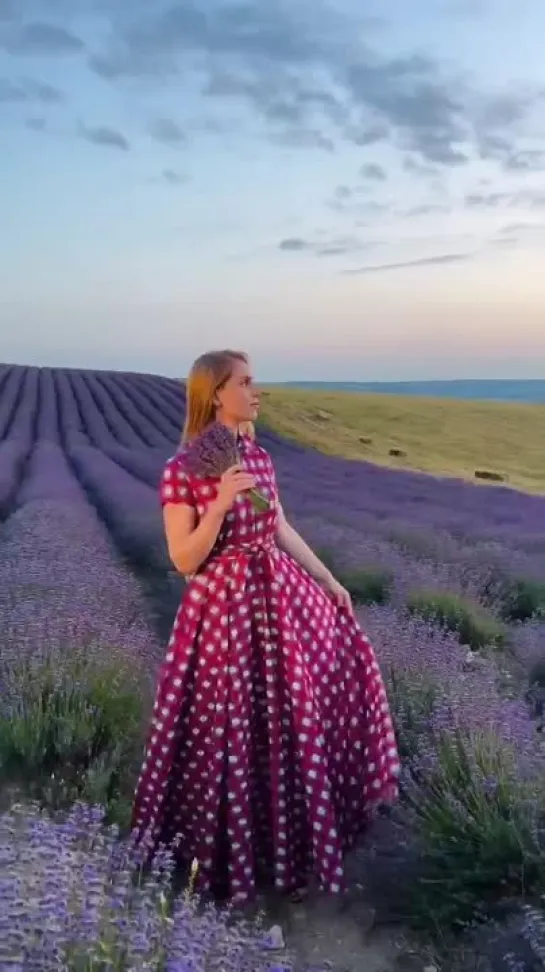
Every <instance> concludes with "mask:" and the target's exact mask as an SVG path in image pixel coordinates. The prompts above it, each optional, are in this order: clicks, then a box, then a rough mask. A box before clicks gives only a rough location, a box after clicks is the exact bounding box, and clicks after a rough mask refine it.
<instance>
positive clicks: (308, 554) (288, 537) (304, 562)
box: [276, 507, 333, 585]
mask: <svg viewBox="0 0 545 972" xmlns="http://www.w3.org/2000/svg"><path fill="white" fill-rule="evenodd" d="M276 540H277V543H278V546H279V547H282V550H285V551H286V553H288V554H289V555H290V556H291V557H293V559H294V560H296V561H297V562H298V563H299V564H301V567H304V569H305V570H307V571H308V573H309V574H310V575H311V576H312V577H314V580H316V581H318V583H319V584H325V585H328V584H329V583H331V582H332V581H333V575H332V574H331V572H330V571H329V570H328V569H327V567H326V566H325V564H323V563H322V561H321V560H320V558H319V557H317V556H316V554H315V553H314V552H313V551H312V550H311V549H310V547H309V546H308V544H306V543H305V541H304V540H303V538H302V537H301V536H299V534H298V533H297V530H295V529H294V528H293V527H292V526H291V524H290V523H288V521H287V519H286V516H285V514H284V510H283V509H282V507H280V512H279V517H278V524H277V528H276Z"/></svg>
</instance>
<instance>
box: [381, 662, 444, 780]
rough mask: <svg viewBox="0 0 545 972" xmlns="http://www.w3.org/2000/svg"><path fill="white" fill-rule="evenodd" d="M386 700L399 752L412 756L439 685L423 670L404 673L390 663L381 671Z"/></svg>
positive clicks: (404, 757) (424, 730) (419, 745)
mask: <svg viewBox="0 0 545 972" xmlns="http://www.w3.org/2000/svg"><path fill="white" fill-rule="evenodd" d="M385 677H386V683H387V687H388V699H389V703H390V709H391V713H392V718H393V720H394V725H395V731H396V736H397V744H398V748H399V755H400V756H401V759H402V760H403V761H405V760H412V759H414V758H415V757H416V756H417V755H418V753H419V752H421V750H422V741H423V739H425V737H426V734H427V732H428V729H429V722H430V719H431V717H432V714H433V709H434V705H435V702H436V699H437V697H438V694H439V691H440V687H439V686H438V685H437V683H436V682H435V681H434V679H433V678H430V677H429V676H428V675H427V674H426V673H425V672H410V673H409V672H406V671H401V670H396V668H395V666H390V667H389V668H387V669H386V670H385Z"/></svg>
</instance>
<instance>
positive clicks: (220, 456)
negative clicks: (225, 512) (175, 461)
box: [184, 422, 269, 513]
mask: <svg viewBox="0 0 545 972" xmlns="http://www.w3.org/2000/svg"><path fill="white" fill-rule="evenodd" d="M240 462H241V459H240V454H239V451H238V447H237V438H236V435H235V434H234V433H233V432H231V430H230V429H228V428H227V427H226V426H225V425H222V424H221V423H220V422H214V424H213V425H210V426H209V427H208V428H207V429H205V431H204V432H202V433H201V434H200V435H199V436H197V438H196V439H193V441H192V442H190V443H189V445H188V447H187V450H186V452H185V453H184V464H185V466H186V468H187V469H188V471H189V472H190V473H191V474H192V475H193V476H199V477H202V478H203V479H207V478H209V477H216V476H217V477H219V476H223V474H224V473H225V472H227V470H228V469H230V468H231V466H236V465H240ZM248 496H249V499H250V500H251V501H252V503H253V505H254V507H255V509H256V510H257V511H258V513H266V512H267V510H268V509H269V501H268V500H267V499H265V497H264V496H262V495H261V493H259V492H258V491H257V489H250V490H248Z"/></svg>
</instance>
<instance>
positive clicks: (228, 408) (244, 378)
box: [216, 361, 259, 424]
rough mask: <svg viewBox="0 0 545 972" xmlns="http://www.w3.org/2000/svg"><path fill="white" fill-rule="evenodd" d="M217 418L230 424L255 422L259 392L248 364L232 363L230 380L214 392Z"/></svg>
mask: <svg viewBox="0 0 545 972" xmlns="http://www.w3.org/2000/svg"><path fill="white" fill-rule="evenodd" d="M216 399H217V402H218V409H217V416H218V418H220V419H222V420H223V421H226V422H228V423H229V424H231V423H236V424H238V423H240V422H255V421H256V419H257V416H258V412H259V391H258V389H257V388H256V386H255V385H254V380H253V378H252V374H251V371H250V363H249V362H248V363H246V362H245V361H234V362H233V370H232V372H231V376H230V378H229V379H228V380H227V381H226V382H225V385H224V386H223V388H221V389H220V390H219V391H218V392H216Z"/></svg>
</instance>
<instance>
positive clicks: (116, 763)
mask: <svg viewBox="0 0 545 972" xmlns="http://www.w3.org/2000/svg"><path fill="white" fill-rule="evenodd" d="M184 404H185V400H184V393H183V389H182V388H181V387H180V386H178V384H177V383H176V382H174V381H171V380H168V379H159V378H153V377H151V376H147V375H131V374H113V373H106V372H102V373H100V372H86V371H76V370H71V369H36V368H16V367H11V366H5V367H4V368H0V636H1V640H0V646H1V647H0V779H1V781H2V788H1V791H0V811H4V812H3V815H2V816H1V817H0V968H6V969H13V970H15V969H22V970H27V969H28V970H30V972H31V970H42V969H43V970H49V969H51V970H53V969H55V970H56V969H66V970H70V972H72V970H74V972H76V970H77V972H80V970H83V972H87V970H88V972H91V970H96V969H106V968H111V969H116V970H125V969H157V970H162V972H200V970H201V969H203V970H204V969H206V970H207V972H208V970H209V969H217V970H218V972H219V970H220V969H223V970H225V972H228V970H236V972H242V970H250V969H252V970H261V969H271V970H272V969H273V968H275V967H277V968H281V967H283V966H282V965H280V966H278V965H277V966H275V965H274V959H273V958H272V957H271V955H270V954H267V950H266V949H265V948H264V939H263V935H262V933H261V932H260V931H259V930H258V929H256V928H249V927H245V926H242V925H240V924H239V923H237V922H233V921H232V920H231V916H229V915H226V914H223V913H221V912H220V911H218V910H216V909H215V908H213V907H211V906H210V907H208V906H207V907H201V905H199V904H198V903H197V902H196V901H194V900H193V899H192V898H188V897H187V896H184V895H183V894H182V895H177V894H175V893H174V887H173V885H172V865H171V862H170V861H169V859H168V855H166V854H160V855H159V857H158V859H157V861H156V862H155V864H154V866H153V867H152V870H151V873H148V872H147V871H144V870H143V869H142V868H141V867H140V865H139V860H138V855H137V854H136V851H135V850H134V848H133V847H132V845H131V842H130V839H129V838H128V837H127V835H126V827H125V825H126V823H127V814H128V810H129V808H130V799H131V794H132V788H133V786H134V778H135V774H136V772H137V769H138V763H139V759H140V756H141V749H142V741H143V734H144V732H145V729H146V726H147V719H148V710H149V704H150V700H151V695H152V692H153V686H154V682H155V677H156V673H157V667H158V665H159V664H160V662H161V660H162V657H163V654H164V639H162V637H161V638H158V636H157V634H156V627H157V626H156V624H155V621H156V619H155V618H154V617H153V610H154V609H153V608H152V607H151V606H150V601H149V598H148V597H147V590H146V587H145V582H144V581H145V578H148V579H149V577H152V578H153V583H154V584H155V585H156V586H157V587H158V588H159V587H160V588H161V589H165V590H166V589H167V588H169V585H171V582H172V580H173V575H172V571H171V569H170V567H171V565H170V564H169V561H168V557H167V552H166V547H165V542H164V537H163V532H162V524H161V516H160V510H159V504H158V496H157V487H158V483H159V478H160V474H161V469H162V466H163V463H164V462H165V460H166V459H167V458H168V457H169V456H170V455H172V454H173V453H174V452H175V451H176V449H177V448H178V445H179V437H180V431H181V427H182V421H183V411H184ZM259 438H260V441H262V443H263V445H264V446H265V447H266V448H267V449H269V450H270V452H271V453H272V455H273V457H274V459H275V464H276V468H277V473H278V479H279V484H280V489H281V496H282V500H283V502H284V505H285V507H286V509H287V511H288V513H289V515H290V518H291V519H292V521H293V522H294V524H295V526H296V527H297V528H298V529H300V530H301V532H302V533H303V534H304V535H305V536H306V537H307V539H308V540H309V541H310V542H311V543H312V545H313V546H314V547H315V548H316V549H318V550H320V551H323V552H324V556H327V557H328V559H329V560H330V561H331V562H332V564H333V565H334V568H335V570H337V571H338V572H339V575H340V576H341V577H347V578H349V579H350V582H351V583H353V584H354V590H355V591H356V592H357V595H358V598H359V601H360V603H359V604H358V607H357V610H358V613H359V616H360V618H361V622H362V625H363V626H364V628H365V630H366V631H367V633H368V634H369V637H370V639H371V641H372V643H373V644H374V646H375V649H376V651H377V655H378V658H379V661H380V663H381V666H382V668H383V671H384V674H385V677H386V680H387V682H388V687H389V695H390V700H391V704H392V710H393V715H394V719H395V722H396V727H397V732H398V737H399V743H400V749H401V753H402V756H403V778H402V801H401V805H400V808H399V810H398V812H397V815H396V826H400V827H401V829H402V831H403V836H402V840H401V843H402V844H403V846H407V847H408V846H412V847H413V849H416V850H417V856H418V861H419V864H418V874H417V875H416V877H415V879H414V880H413V883H412V884H411V886H410V888H409V889H408V894H407V901H406V907H407V909H408V913H410V914H411V916H412V917H415V918H416V919H417V920H418V921H419V922H424V923H427V924H428V925H429V924H432V925H439V926H440V927H441V928H443V927H444V925H445V924H448V925H453V924H454V925H456V924H460V923H461V922H462V923H463V922H466V921H470V920H472V919H474V918H475V917H476V916H478V917H483V916H486V915H487V914H488V913H489V912H490V911H491V910H492V909H493V907H494V905H495V903H496V902H497V901H498V900H499V899H501V898H502V897H516V896H519V897H525V898H527V899H530V900H532V899H533V900H535V901H538V900H539V898H540V896H541V895H543V894H544V893H545V848H544V842H543V835H544V827H543V809H542V808H543V806H545V771H544V769H543V766H544V765H545V764H544V759H543V757H544V755H545V754H544V753H543V743H542V741H541V740H542V733H541V732H540V729H541V728H542V726H543V724H545V500H543V499H540V498H539V497H531V496H525V495H523V494H520V493H517V492H515V491H513V490H509V489H503V488H499V489H498V488H494V489H493V490H492V489H491V488H489V487H486V486H479V487H476V486H471V485H468V484H466V483H463V482H459V481H455V480H448V479H442V480H441V479H437V478H433V477H431V476H425V475H423V474H419V473H409V472H396V471H393V470H386V469H379V468H376V467H373V466H371V465H369V464H366V463H358V462H350V461H345V460H340V459H332V458H329V457H327V456H322V455H320V454H318V453H316V452H314V451H313V450H310V449H306V448H303V447H301V446H299V445H298V444H297V443H293V442H287V441H285V440H282V439H281V438H280V437H279V436H277V435H276V434H275V433H273V432H271V431H269V430H267V429H261V430H259ZM340 500H342V502H340ZM174 580H176V578H174ZM358 584H359V587H358V586H357V585H358ZM360 595H361V596H360ZM423 598H424V600H423ZM419 599H420V600H419ZM373 602H375V603H373ZM158 603H160V602H159V601H158ZM415 604H416V605H417V607H418V610H417V609H415ZM434 604H435V606H436V607H437V604H439V605H440V606H441V605H442V606H443V607H442V608H441V611H442V613H441V611H439V610H430V605H432V606H433V605H434ZM165 605H166V600H165ZM445 605H446V606H447V607H448V606H449V605H450V607H449V611H450V614H449V613H448V611H447V608H446V607H445ZM461 605H462V606H465V607H467V609H468V610H471V611H472V612H473V614H472V618H471V619H470V620H472V621H475V619H476V622H479V620H480V621H482V625H481V627H480V628H479V631H478V632H477V634H478V637H476V639H472V637H470V634H468V631H470V630H471V626H470V627H469V628H468V627H467V625H466V626H465V627H464V626H463V625H462V624H457V625H456V624H453V623H451V622H452V616H457V612H458V609H459V608H460V606H461ZM409 608H412V609H413V610H412V613H411V611H410V610H409ZM443 608H444V610H443ZM161 610H163V608H161ZM172 610H173V609H172V608H171V607H168V608H167V607H166V606H165V607H164V612H163V613H164V615H165V616H164V617H163V618H162V619H161V623H162V625H163V627H164V628H165V629H168V626H169V624H170V623H171V621H172V617H171V614H172ZM426 618H427V619H426ZM449 627H450V630H449ZM499 630H501V632H502V638H501V645H500V644H499V642H498V641H497V640H495V639H494V637H492V633H493V632H494V631H496V632H497V631H499ZM483 632H484V634H483ZM486 632H488V633H489V634H487V633H486ZM28 800H37V801H39V804H40V808H39V807H37V806H35V805H34V804H33V803H30V804H27V801H28ZM14 801H19V802H20V803H21V804H22V805H21V806H19V807H18V806H13V804H14ZM74 801H75V805H74V806H73V809H70V806H71V805H72V804H73V803H74ZM98 804H100V805H101V806H102V808H103V809H102V810H101V811H99V810H98V809H96V805H98ZM10 807H11V809H10ZM46 811H47V812H46ZM105 820H108V821H111V820H115V821H117V822H119V824H120V825H121V830H120V831H119V833H118V832H117V831H116V830H115V829H111V828H109V827H107V826H106V824H105ZM124 828H125V829H124ZM398 837H399V834H398V836H396V837H395V838H393V839H394V840H397V839H398ZM373 869H374V870H376V872H377V874H378V873H379V871H380V868H379V867H378V866H377V867H376V868H375V865H373ZM361 877H362V878H364V877H365V875H362V876H361ZM324 958H325V957H324ZM286 961H287V962H288V965H287V966H286V968H290V966H289V960H288V959H286ZM222 963H223V964H222Z"/></svg>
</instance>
